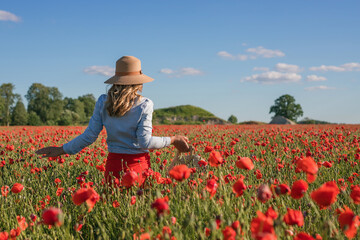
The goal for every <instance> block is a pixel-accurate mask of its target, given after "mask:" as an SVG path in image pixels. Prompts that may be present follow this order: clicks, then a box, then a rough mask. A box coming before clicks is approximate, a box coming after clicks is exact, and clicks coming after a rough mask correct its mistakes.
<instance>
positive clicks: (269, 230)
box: [250, 211, 276, 239]
mask: <svg viewBox="0 0 360 240" xmlns="http://www.w3.org/2000/svg"><path fill="white" fill-rule="evenodd" d="M250 230H251V236H252V237H253V238H255V239H264V238H263V237H264V236H267V237H269V238H265V239H276V235H275V230H274V221H273V219H272V218H271V217H267V216H266V215H265V214H263V213H262V212H260V211H257V217H256V218H254V219H253V220H252V221H251V224H250ZM274 237H275V238H274Z"/></svg>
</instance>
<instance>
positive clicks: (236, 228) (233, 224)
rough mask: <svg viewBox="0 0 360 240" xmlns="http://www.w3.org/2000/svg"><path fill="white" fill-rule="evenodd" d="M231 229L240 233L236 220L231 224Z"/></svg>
mask: <svg viewBox="0 0 360 240" xmlns="http://www.w3.org/2000/svg"><path fill="white" fill-rule="evenodd" d="M231 227H232V228H233V229H234V230H235V231H237V230H239V232H240V231H241V226H240V222H239V221H238V220H236V221H235V222H233V223H232V224H231Z"/></svg>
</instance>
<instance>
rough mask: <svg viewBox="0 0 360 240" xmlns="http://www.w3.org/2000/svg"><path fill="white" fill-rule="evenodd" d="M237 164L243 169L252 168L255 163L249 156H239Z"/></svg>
mask: <svg viewBox="0 0 360 240" xmlns="http://www.w3.org/2000/svg"><path fill="white" fill-rule="evenodd" d="M235 164H236V166H237V167H238V168H241V169H246V170H252V169H253V168H254V164H253V162H252V161H251V159H250V158H248V157H238V160H237V161H236V163H235Z"/></svg>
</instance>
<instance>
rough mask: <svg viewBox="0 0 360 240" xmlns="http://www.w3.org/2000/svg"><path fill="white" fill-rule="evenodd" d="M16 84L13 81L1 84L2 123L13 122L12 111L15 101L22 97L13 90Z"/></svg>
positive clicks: (0, 113) (0, 115)
mask: <svg viewBox="0 0 360 240" xmlns="http://www.w3.org/2000/svg"><path fill="white" fill-rule="evenodd" d="M14 89H15V86H14V85H13V84H12V83H3V84H2V85H1V86H0V98H1V101H0V104H1V107H0V110H1V112H0V120H1V124H2V125H6V126H9V125H10V123H11V112H12V109H13V107H14V104H15V101H16V100H17V99H19V98H20V95H19V94H15V93H14V92H13V91H14Z"/></svg>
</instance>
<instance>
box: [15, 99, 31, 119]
mask: <svg viewBox="0 0 360 240" xmlns="http://www.w3.org/2000/svg"><path fill="white" fill-rule="evenodd" d="M27 123H28V113H27V111H26V109H25V106H24V104H23V102H22V101H21V99H19V100H18V101H17V103H16V105H15V107H14V109H13V111H12V115H11V124H12V125H20V126H24V125H26V124H27Z"/></svg>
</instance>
